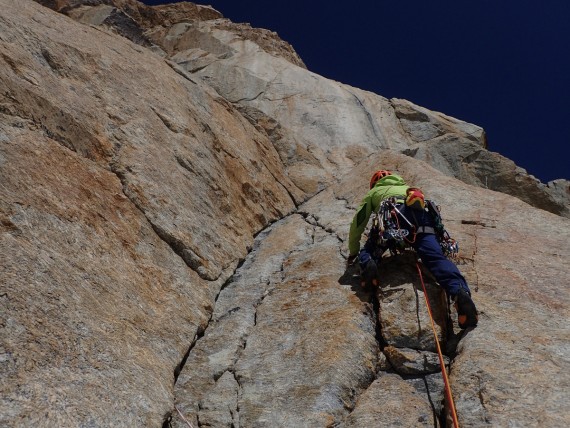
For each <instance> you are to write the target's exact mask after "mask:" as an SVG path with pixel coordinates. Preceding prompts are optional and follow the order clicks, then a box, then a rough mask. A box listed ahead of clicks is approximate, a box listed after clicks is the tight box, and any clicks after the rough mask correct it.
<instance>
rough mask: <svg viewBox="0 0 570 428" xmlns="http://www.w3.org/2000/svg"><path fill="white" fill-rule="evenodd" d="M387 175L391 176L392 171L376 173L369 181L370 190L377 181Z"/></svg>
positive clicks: (383, 170)
mask: <svg viewBox="0 0 570 428" xmlns="http://www.w3.org/2000/svg"><path fill="white" fill-rule="evenodd" d="M389 175H392V171H387V170H385V169H381V170H379V171H376V172H375V173H374V175H373V176H372V178H371V179H370V188H371V189H372V188H373V187H374V185H375V184H376V182H377V181H378V180H380V179H381V178H384V177H388V176H389Z"/></svg>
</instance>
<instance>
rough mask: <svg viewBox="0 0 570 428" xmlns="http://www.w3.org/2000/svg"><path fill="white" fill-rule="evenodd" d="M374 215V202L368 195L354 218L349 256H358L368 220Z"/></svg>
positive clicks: (350, 233)
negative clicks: (361, 238)
mask: <svg viewBox="0 0 570 428" xmlns="http://www.w3.org/2000/svg"><path fill="white" fill-rule="evenodd" d="M371 213H372V201H371V197H370V195H366V197H365V198H364V199H363V200H362V202H361V204H360V206H359V207H358V210H357V211H356V214H355V215H354V218H353V219H352V223H351V225H350V232H349V235H348V253H349V256H354V255H356V254H358V251H359V250H360V237H361V236H362V233H363V232H364V229H366V225H367V224H368V220H369V219H370V214H371Z"/></svg>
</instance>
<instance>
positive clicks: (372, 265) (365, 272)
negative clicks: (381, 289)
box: [360, 259, 378, 288]
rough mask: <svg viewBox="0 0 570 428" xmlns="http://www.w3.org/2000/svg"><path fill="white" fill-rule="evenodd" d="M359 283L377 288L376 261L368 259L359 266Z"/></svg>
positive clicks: (366, 286) (364, 286) (365, 286)
mask: <svg viewBox="0 0 570 428" xmlns="http://www.w3.org/2000/svg"><path fill="white" fill-rule="evenodd" d="M360 269H361V271H360V278H361V280H360V285H361V286H362V287H363V288H377V287H378V266H377V265H376V262H375V261H374V260H372V259H369V260H368V261H367V262H366V264H364V266H362V265H361V267H360Z"/></svg>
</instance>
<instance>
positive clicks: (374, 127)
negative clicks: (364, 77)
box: [345, 88, 382, 145]
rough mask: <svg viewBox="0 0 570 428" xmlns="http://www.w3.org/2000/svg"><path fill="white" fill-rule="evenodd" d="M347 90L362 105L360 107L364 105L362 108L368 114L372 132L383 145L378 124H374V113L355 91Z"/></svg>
mask: <svg viewBox="0 0 570 428" xmlns="http://www.w3.org/2000/svg"><path fill="white" fill-rule="evenodd" d="M345 90H346V91H347V92H348V93H349V94H350V95H352V96H353V97H354V98H355V99H356V101H357V102H358V104H359V105H360V107H362V110H363V111H364V114H365V115H366V118H367V119H368V123H370V128H371V129H372V133H373V134H374V136H375V137H376V139H377V140H378V142H379V143H380V145H382V138H381V136H380V135H379V134H378V130H377V129H376V125H375V124H374V119H373V118H372V115H371V114H370V112H369V111H368V108H366V106H365V105H364V103H363V102H362V100H361V99H360V98H359V97H358V96H357V95H356V94H355V93H353V92H351V91H349V90H348V89H346V88H345Z"/></svg>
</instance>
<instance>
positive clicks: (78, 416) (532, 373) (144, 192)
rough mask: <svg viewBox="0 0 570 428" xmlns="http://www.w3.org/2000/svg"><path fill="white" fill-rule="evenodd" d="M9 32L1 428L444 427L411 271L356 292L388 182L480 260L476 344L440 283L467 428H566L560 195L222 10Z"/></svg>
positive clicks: (559, 185)
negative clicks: (402, 181) (351, 260)
mask: <svg viewBox="0 0 570 428" xmlns="http://www.w3.org/2000/svg"><path fill="white" fill-rule="evenodd" d="M40 3H41V4H40ZM45 6H48V7H45ZM49 8H51V9H53V10H50V9H49ZM57 12H60V13H57ZM63 14H65V15H67V16H64V15H63ZM70 18H71V19H70ZM0 28H2V31H1V32H0V62H1V63H2V66H1V67H0V85H1V88H2V91H0V118H1V120H0V183H1V185H0V255H1V257H0V275H1V279H2V281H1V282H0V302H1V305H2V311H0V320H1V321H0V326H1V328H2V336H1V337H2V342H1V344H0V372H1V379H2V381H1V382H0V391H1V398H0V425H2V426H9V427H12V426H14V427H15V426H18V427H20V426H111V425H112V426H125V427H126V426H161V425H163V426H168V425H170V426H178V427H183V426H188V423H187V422H186V421H188V422H190V423H192V424H193V425H194V426H216V427H218V426H219V427H223V426H227V427H238V426H242V427H256V426H310V427H325V426H346V427H348V426H351V427H364V426H367V427H368V426H396V425H401V426H445V424H446V418H447V404H446V403H444V399H443V385H442V380H441V374H440V373H439V372H440V370H441V369H440V367H439V360H438V358H437V356H436V354H435V353H434V350H435V341H434V336H433V333H432V332H431V327H430V321H429V318H428V316H427V311H426V306H425V303H424V296H423V291H422V288H421V286H420V283H419V279H418V273H417V270H416V266H415V257H414V255H413V253H411V252H406V253H405V254H403V255H401V256H398V257H387V258H386V260H385V261H384V263H383V264H382V283H381V287H380V288H379V289H378V290H362V289H361V288H360V286H359V280H358V278H357V277H356V276H355V273H354V272H352V271H350V270H349V271H345V267H344V265H345V258H346V240H347V232H348V224H349V223H350V221H351V218H352V216H353V215H354V212H355V209H356V207H357V206H358V204H359V200H360V198H361V197H362V196H363V194H364V192H365V190H366V189H367V183H368V179H369V176H370V175H371V173H372V172H373V171H374V170H375V169H377V168H378V166H382V167H383V168H388V169H391V170H394V171H397V172H398V173H400V174H401V175H403V176H404V177H405V178H406V179H407V180H408V182H409V183H410V184H413V185H416V186H419V187H421V188H422V189H423V190H424V191H425V193H426V194H427V195H428V196H429V197H430V198H432V199H434V200H436V201H437V202H438V203H439V204H440V205H442V207H443V216H444V220H445V222H446V226H447V228H448V230H449V231H450V232H451V233H452V235H453V236H454V237H455V238H457V239H458V240H459V242H460V245H461V248H462V257H461V258H460V259H459V267H460V269H461V270H462V272H463V273H464V275H465V276H466V278H467V279H468V281H469V283H470V285H471V288H472V291H473V295H474V299H475V302H476V303H477V305H478V309H479V311H480V324H479V326H478V327H477V328H476V329H473V330H470V331H467V332H460V331H459V330H458V329H457V327H456V325H457V324H456V323H455V322H454V321H455V320H454V317H455V314H454V311H453V310H451V311H450V310H449V308H448V307H447V302H446V299H445V296H444V295H443V294H442V292H441V290H440V288H439V287H438V285H437V284H436V283H435V282H434V281H433V279H432V278H431V277H430V275H429V273H427V272H425V271H424V277H425V280H426V283H427V290H428V299H429V301H430V302H431V304H432V306H433V309H434V317H435V323H436V335H437V336H438V338H439V339H440V340H441V341H442V344H443V346H444V350H445V353H446V354H447V355H446V359H445V363H446V365H447V366H448V370H449V372H450V380H451V384H452V389H453V394H454V398H455V404H456V407H457V411H458V416H459V421H460V424H461V426H473V427H479V426H486V425H489V426H545V427H559V426H566V425H567V424H568V420H570V413H569V411H568V409H567V406H566V403H567V402H568V401H569V400H570V397H569V393H568V391H570V385H569V379H570V377H569V375H568V373H569V369H570V361H569V359H570V358H569V355H570V353H569V350H568V330H567V326H566V323H567V320H568V316H569V313H568V308H569V307H570V306H569V303H570V302H569V300H570V299H569V295H568V291H567V290H566V289H564V287H562V286H561V284H567V283H568V282H570V272H569V270H568V268H567V260H568V259H569V257H570V249H569V247H568V244H567V243H568V239H569V238H570V227H569V226H570V224H569V220H568V219H567V218H565V217H564V216H568V215H569V214H568V198H569V196H568V189H567V187H568V182H567V181H566V180H557V181H555V182H552V183H549V184H548V186H545V185H543V184H542V183H539V182H538V181H536V180H535V179H534V178H533V177H530V176H528V175H527V174H526V173H525V172H524V171H522V170H520V169H519V168H517V167H516V166H515V165H514V164H512V162H510V161H509V160H508V159H505V158H503V157H501V156H500V155H498V154H494V153H491V152H489V151H487V149H486V141H485V135H484V132H483V130H482V129H481V128H480V127H477V126H475V125H471V124H468V123H465V122H462V121H460V120H457V119H454V118H450V117H448V116H446V115H444V114H441V113H436V112H431V111H429V110H427V109H424V108H422V107H419V106H415V105H413V104H411V103H409V102H407V101H405V100H387V99H385V98H383V97H381V96H379V95H376V94H372V93H369V92H366V91H362V90H359V89H357V88H352V87H349V86H347V85H343V84H341V83H338V82H333V81H330V80H328V79H325V78H323V77H321V76H318V75H316V74H314V73H311V72H310V71H308V70H306V68H305V67H304V65H303V63H302V61H301V60H300V58H299V57H298V56H297V55H296V53H295V52H294V50H293V49H292V48H291V46H290V45H288V44H287V43H286V42H283V41H281V40H280V39H279V38H278V36H277V35H276V34H275V33H272V32H270V31H267V30H259V29H252V28H251V27H249V26H248V25H245V24H234V23H231V22H230V21H228V20H226V19H224V18H223V16H222V15H221V14H220V13H219V12H218V11H216V10H214V9H212V8H211V7H207V6H199V5H195V4H192V3H182V4H176V5H165V6H160V7H154V8H151V7H147V6H144V5H142V4H140V3H138V2H136V1H134V0H53V1H49V0H43V1H38V2H33V1H30V0H22V1H21V2H12V1H9V0H0ZM489 171H493V172H494V174H493V175H491V174H489ZM491 189H493V190H499V191H500V192H502V193H499V192H496V191H492V190H491ZM507 193H510V194H507ZM553 195H554V196H553ZM525 198H526V199H525ZM521 199H523V200H524V202H523V201H522V200H521ZM529 204H532V205H535V206H539V207H541V208H543V209H539V208H535V207H532V206H531V205H529ZM545 210H548V211H551V212H547V211H545ZM553 213H556V214H558V215H556V214H553ZM523 243H524V245H521V244H523ZM185 420H186V421H185Z"/></svg>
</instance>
